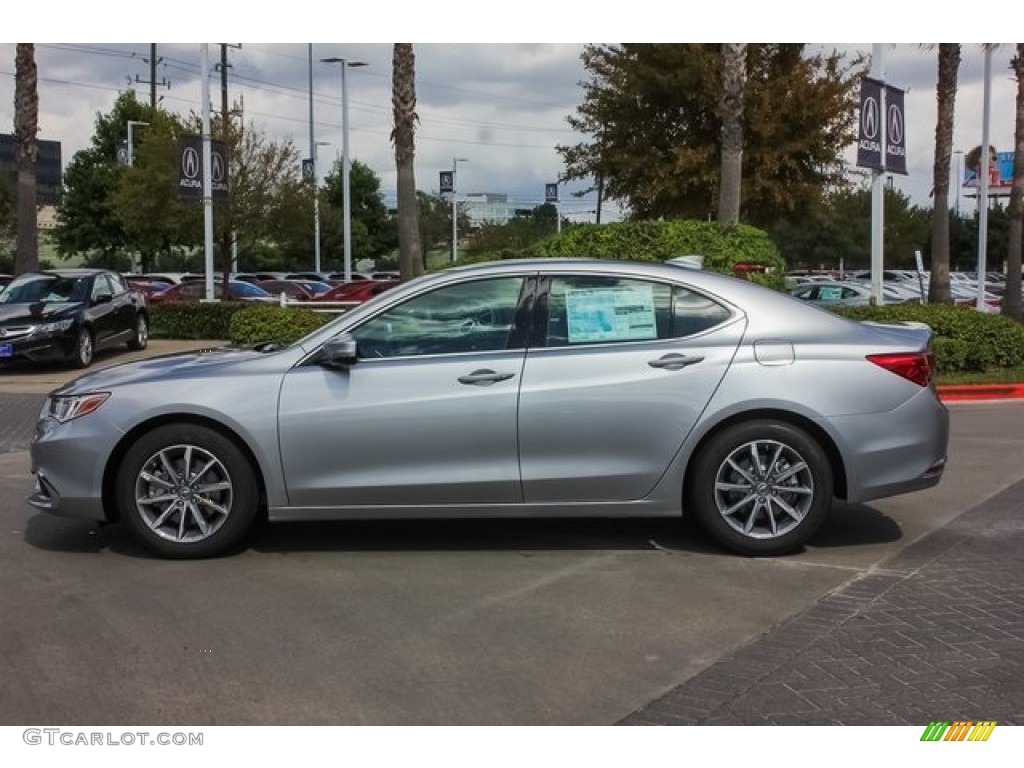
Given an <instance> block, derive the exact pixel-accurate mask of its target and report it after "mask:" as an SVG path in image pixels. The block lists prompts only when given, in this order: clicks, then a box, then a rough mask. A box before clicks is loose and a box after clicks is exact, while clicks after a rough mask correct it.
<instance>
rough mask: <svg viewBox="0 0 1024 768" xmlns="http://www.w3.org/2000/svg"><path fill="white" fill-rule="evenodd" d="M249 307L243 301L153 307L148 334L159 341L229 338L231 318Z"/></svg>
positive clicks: (172, 304)
mask: <svg viewBox="0 0 1024 768" xmlns="http://www.w3.org/2000/svg"><path fill="white" fill-rule="evenodd" d="M247 306H248V305H247V304H246V303H245V302H241V301H217V302H209V303H205V302H194V301H193V302H186V301H179V302H168V303H166V304H153V305H151V306H150V308H149V325H150V328H149V332H150V335H151V336H152V337H153V338H156V339H228V338H231V317H232V315H234V314H235V312H238V311H239V310H242V309H245V308H246V307H247Z"/></svg>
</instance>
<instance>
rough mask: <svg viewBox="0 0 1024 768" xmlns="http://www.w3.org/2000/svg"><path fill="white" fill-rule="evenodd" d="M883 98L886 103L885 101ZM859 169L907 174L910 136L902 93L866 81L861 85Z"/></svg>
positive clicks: (875, 81)
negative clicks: (908, 139)
mask: <svg viewBox="0 0 1024 768" xmlns="http://www.w3.org/2000/svg"><path fill="white" fill-rule="evenodd" d="M883 95H884V99H883ZM859 122H860V124H859V126H858V131H857V165H858V166H859V167H861V168H871V169H873V170H876V171H887V172H889V173H899V174H902V175H904V176H905V175H906V174H907V132H906V125H907V124H906V113H905V112H904V104H903V91H902V90H900V89H899V88H893V87H892V86H889V85H885V84H884V83H881V82H879V81H878V80H872V79H871V78H869V77H865V78H863V79H862V80H861V82H860V121H859Z"/></svg>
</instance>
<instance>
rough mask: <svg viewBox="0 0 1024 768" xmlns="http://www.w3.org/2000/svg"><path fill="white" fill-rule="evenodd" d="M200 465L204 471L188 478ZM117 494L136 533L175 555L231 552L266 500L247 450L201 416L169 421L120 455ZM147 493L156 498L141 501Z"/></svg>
mask: <svg viewBox="0 0 1024 768" xmlns="http://www.w3.org/2000/svg"><path fill="white" fill-rule="evenodd" d="M164 460H166V461H164ZM186 462H189V463H188V466H187V467H186ZM168 466H169V467H170V468H171V469H170V470H169V469H168ZM200 468H204V472H203V473H201V474H199V475H194V476H193V477H191V479H189V478H188V473H190V472H194V471H197V470H198V469H200ZM172 471H173V473H172ZM116 494H117V506H118V512H119V513H120V517H121V520H122V521H123V522H124V523H125V524H126V525H127V526H128V528H129V530H130V531H131V532H132V535H134V536H135V538H136V539H137V540H138V541H139V542H140V543H142V544H143V545H144V546H145V547H146V548H147V549H149V550H150V551H152V552H155V553H156V554H158V555H161V556H162V557H167V558H174V559H198V558H204V557H215V556H217V555H222V554H225V553H227V552H228V551H230V550H231V549H233V548H234V547H236V546H237V545H238V544H239V543H240V542H241V541H242V539H243V538H244V537H245V536H246V534H247V533H248V532H249V531H250V529H251V528H252V526H253V522H254V521H255V520H256V517H257V513H258V508H259V491H258V488H257V478H256V475H255V472H254V471H253V468H252V465H251V464H250V463H249V460H248V458H247V457H246V455H245V454H244V453H243V452H242V451H241V449H239V448H238V446H237V445H235V443H233V442H232V441H231V440H230V439H228V438H227V437H224V436H223V435H221V434H220V433H218V432H216V431H214V430H212V429H210V428H208V427H203V426H199V425H194V424H167V425H164V426H162V427H157V428H156V429H154V430H153V431H152V432H149V433H147V434H145V435H143V436H142V437H141V438H139V440H137V441H136V442H135V443H134V444H133V445H132V446H131V448H129V449H128V452H127V454H126V455H125V457H124V459H123V461H122V462H121V467H120V468H119V470H118V474H117V485H116ZM148 498H153V499H154V500H153V501H152V502H148V503H139V499H148Z"/></svg>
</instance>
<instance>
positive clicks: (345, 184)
mask: <svg viewBox="0 0 1024 768" xmlns="http://www.w3.org/2000/svg"><path fill="white" fill-rule="evenodd" d="M320 61H322V62H324V63H325V64H341V152H342V158H341V163H342V165H341V194H342V201H341V218H342V224H343V226H344V234H343V242H344V249H345V282H346V283H348V282H351V281H352V201H351V197H352V196H351V194H350V185H349V176H350V174H351V171H352V157H351V154H350V153H349V149H348V87H347V85H346V78H345V73H346V71H347V70H348V68H349V67H365V66H366V62H365V61H349V60H348V59H342V58H338V57H337V56H333V57H331V58H329V59H320Z"/></svg>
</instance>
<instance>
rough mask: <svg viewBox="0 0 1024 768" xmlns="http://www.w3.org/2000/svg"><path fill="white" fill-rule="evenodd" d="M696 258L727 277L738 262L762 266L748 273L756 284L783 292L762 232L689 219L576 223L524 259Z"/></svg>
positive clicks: (778, 267) (780, 270) (776, 259)
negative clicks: (764, 269)
mask: <svg viewBox="0 0 1024 768" xmlns="http://www.w3.org/2000/svg"><path fill="white" fill-rule="evenodd" d="M690 254H699V255H700V256H702V257H703V260H704V262H703V264H704V269H708V270H713V271H715V272H723V273H725V274H727V275H731V274H733V269H734V267H735V265H736V264H737V263H739V262H753V263H757V264H763V265H765V267H767V268H768V270H769V271H768V272H767V273H764V274H758V273H751V278H752V279H753V280H755V281H756V282H759V283H762V284H764V285H768V286H771V287H773V288H778V289H782V288H783V287H784V284H783V280H784V272H785V269H786V265H785V262H784V261H783V259H782V257H781V256H780V255H779V251H778V248H777V247H776V246H775V243H773V242H772V240H771V238H769V237H768V234H767V233H766V232H764V231H763V230H760V229H757V228H756V227H751V226H748V225H746V224H735V225H733V226H722V225H720V224H717V223H715V222H709V221H695V220H689V219H687V220H674V221H616V222H611V223H609V224H580V225H577V226H573V227H570V228H568V229H566V230H565V231H563V232H561V233H559V234H556V235H552V236H550V237H548V238H545V239H544V240H541V241H540V242H539V243H536V244H534V245H532V246H530V247H529V248H527V249H526V252H525V253H524V255H526V256H541V257H553V256H591V257H595V258H600V259H629V260H631V261H667V260H669V259H673V258H675V257H677V256H686V255H690Z"/></svg>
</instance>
